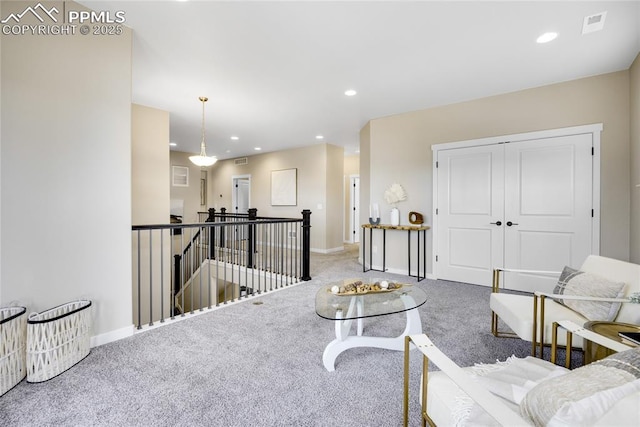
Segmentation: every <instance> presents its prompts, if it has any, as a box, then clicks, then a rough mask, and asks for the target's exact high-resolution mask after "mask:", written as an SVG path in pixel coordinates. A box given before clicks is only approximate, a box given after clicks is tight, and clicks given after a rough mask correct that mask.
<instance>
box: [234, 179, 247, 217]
mask: <svg viewBox="0 0 640 427" xmlns="http://www.w3.org/2000/svg"><path fill="white" fill-rule="evenodd" d="M231 181H232V182H231V204H232V208H231V209H232V212H233V213H237V214H238V213H239V214H246V213H249V206H250V204H251V175H235V176H232V177H231Z"/></svg>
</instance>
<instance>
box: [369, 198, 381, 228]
mask: <svg viewBox="0 0 640 427" xmlns="http://www.w3.org/2000/svg"><path fill="white" fill-rule="evenodd" d="M369 224H371V225H378V224H380V209H379V208H378V204H377V203H374V204H373V209H371V205H369Z"/></svg>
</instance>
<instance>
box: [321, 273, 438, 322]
mask: <svg viewBox="0 0 640 427" xmlns="http://www.w3.org/2000/svg"><path fill="white" fill-rule="evenodd" d="M356 281H361V282H362V283H364V284H370V283H374V282H380V280H378V279H345V280H343V281H340V282H334V283H330V284H328V285H325V286H323V287H322V288H320V290H318V293H317V294H316V313H317V314H318V316H320V317H323V318H325V319H329V320H347V319H362V318H365V317H375V316H384V315H387V314H393V313H402V312H404V311H408V310H412V309H414V308H417V307H420V306H421V305H423V304H424V303H425V302H427V294H426V293H425V292H424V291H423V290H422V289H420V288H419V287H418V286H417V285H408V284H404V283H397V284H398V285H400V288H399V289H394V290H387V291H378V292H366V293H345V294H335V293H333V292H331V289H332V288H333V287H334V286H338V288H339V287H341V286H345V285H347V284H350V283H354V282H356ZM393 283H396V282H393ZM354 298H356V299H360V300H361V301H362V304H359V306H360V307H361V308H360V309H358V310H355V309H352V310H349V308H350V306H351V307H353V305H352V300H353V299H354Z"/></svg>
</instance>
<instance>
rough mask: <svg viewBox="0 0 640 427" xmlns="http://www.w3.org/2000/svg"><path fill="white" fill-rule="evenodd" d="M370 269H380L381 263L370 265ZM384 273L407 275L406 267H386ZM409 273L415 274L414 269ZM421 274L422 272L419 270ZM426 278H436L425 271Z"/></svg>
mask: <svg viewBox="0 0 640 427" xmlns="http://www.w3.org/2000/svg"><path fill="white" fill-rule="evenodd" d="M358 263H359V264H360V265H362V257H359V258H358ZM371 269H372V270H382V266H381V265H375V264H374V265H372V266H371ZM378 272H379V273H382V271H378ZM371 273H375V271H372V272H371ZM385 273H391V274H398V275H400V276H407V269H406V268H405V269H402V268H389V267H387V270H386V271H385ZM411 274H414V275H415V274H416V272H415V271H412V272H411ZM421 274H422V272H421ZM407 277H411V278H415V276H407ZM426 279H431V280H437V279H436V278H435V276H434V275H433V273H427V274H426Z"/></svg>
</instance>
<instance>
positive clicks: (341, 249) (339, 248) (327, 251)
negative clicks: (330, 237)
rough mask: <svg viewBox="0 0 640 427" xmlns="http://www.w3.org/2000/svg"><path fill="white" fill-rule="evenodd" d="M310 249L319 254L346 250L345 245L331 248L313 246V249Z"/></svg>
mask: <svg viewBox="0 0 640 427" xmlns="http://www.w3.org/2000/svg"><path fill="white" fill-rule="evenodd" d="M309 251H310V252H314V253H317V254H332V253H335V252H342V251H344V246H338V247H335V248H329V249H319V248H311V249H309Z"/></svg>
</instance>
